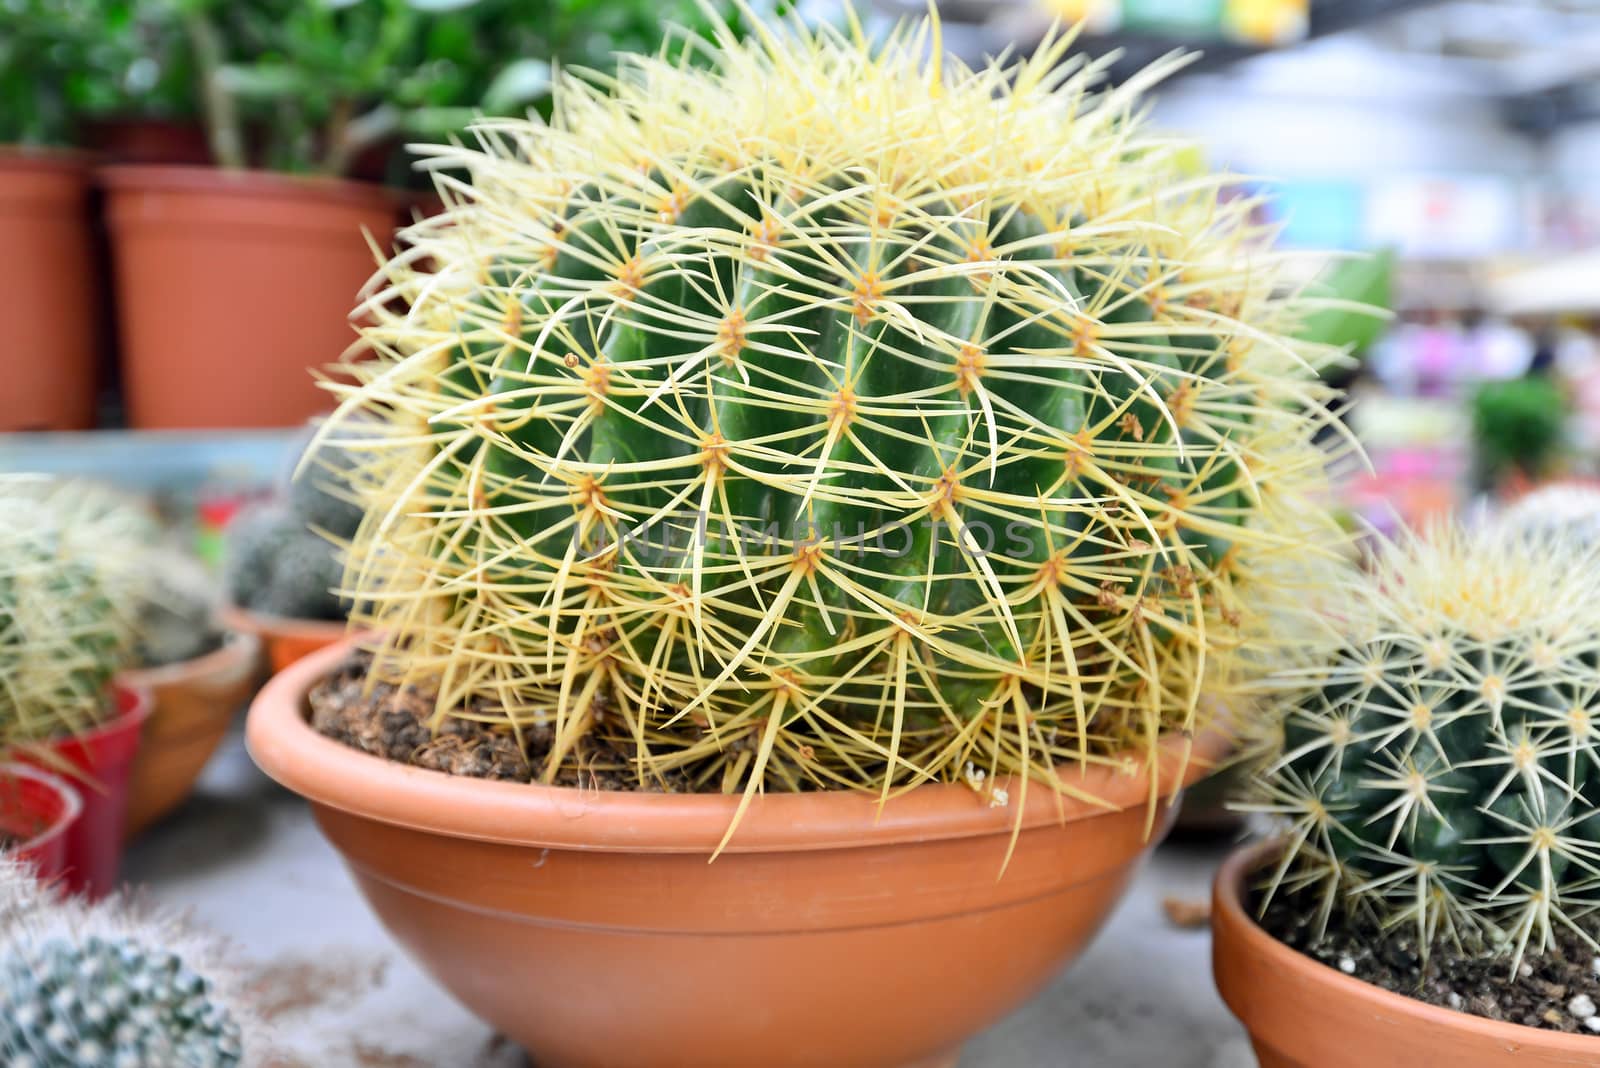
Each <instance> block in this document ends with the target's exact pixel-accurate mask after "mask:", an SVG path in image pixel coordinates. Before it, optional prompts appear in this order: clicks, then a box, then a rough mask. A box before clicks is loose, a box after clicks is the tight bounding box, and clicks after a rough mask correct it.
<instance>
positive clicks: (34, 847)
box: [0, 764, 83, 879]
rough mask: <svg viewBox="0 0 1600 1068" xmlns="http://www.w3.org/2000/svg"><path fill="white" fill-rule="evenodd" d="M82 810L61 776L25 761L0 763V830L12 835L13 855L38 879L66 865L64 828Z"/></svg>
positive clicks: (57, 872) (52, 876)
mask: <svg viewBox="0 0 1600 1068" xmlns="http://www.w3.org/2000/svg"><path fill="white" fill-rule="evenodd" d="M82 812H83V802H82V801H81V800H79V798H78V792H77V791H76V790H74V789H73V788H72V786H71V785H70V784H68V783H67V781H66V780H65V779H62V778H60V777H59V776H56V775H51V774H50V773H49V772H47V771H40V770H39V769H38V768H34V767H29V766H28V765H26V764H0V834H4V835H5V836H6V837H8V838H10V839H12V840H13V841H12V844H11V849H12V850H13V851H14V855H15V856H16V857H17V859H19V860H21V861H22V862H23V863H24V864H30V865H32V866H33V869H34V870H35V871H36V872H37V873H38V875H39V878H41V879H56V878H59V877H60V876H61V873H62V872H64V871H65V870H66V867H67V832H68V831H70V830H71V828H72V824H73V823H74V822H75V821H76V820H77V818H78V816H79V815H80V814H81V813H82Z"/></svg>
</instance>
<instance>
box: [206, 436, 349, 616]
mask: <svg viewBox="0 0 1600 1068" xmlns="http://www.w3.org/2000/svg"><path fill="white" fill-rule="evenodd" d="M351 433H352V434H358V433H359V431H357V430H352V431H351ZM307 440H309V431H308V432H307V434H306V435H305V436H304V437H303V438H302V440H301V443H300V445H299V447H298V448H296V450H295V456H296V459H297V460H298V459H299V458H300V457H301V456H302V455H303V453H304V448H305V442H306V441H307ZM360 461H361V454H360V453H358V452H355V451H354V450H352V449H345V448H335V447H324V448H321V449H318V450H317V453H316V455H315V456H314V457H308V458H307V462H306V463H305V464H304V469H303V470H300V471H299V472H298V473H297V474H294V475H293V476H292V477H289V478H287V479H286V480H285V482H284V485H283V486H282V488H281V492H279V493H278V494H277V495H276V496H275V497H274V498H273V499H272V500H269V501H263V502H260V503H258V504H255V505H252V506H251V507H249V508H247V509H246V510H244V511H243V512H241V513H240V514H239V515H238V516H237V517H235V519H234V520H233V522H232V523H231V524H230V525H229V528H228V532H227V550H226V554H225V559H224V581H225V584H226V586H227V591H228V597H229V599H230V600H231V601H232V603H233V604H235V605H237V606H239V607H240V608H244V609H248V610H250V611H253V612H261V613H264V614H266V615H269V616H279V617H282V618H285V619H304V620H328V621H335V620H343V619H344V618H345V615H346V605H345V604H343V603H342V602H341V601H340V598H339V597H338V595H337V594H336V593H335V592H334V591H335V590H336V589H337V588H338V586H339V583H340V579H341V575H342V573H343V567H342V564H341V563H340V559H339V555H338V552H339V550H338V546H339V544H340V543H342V542H345V541H348V540H349V539H350V538H351V537H353V536H354V535H355V533H356V528H357V527H358V526H359V525H360V523H361V511H360V509H359V508H358V507H357V506H356V505H355V504H354V503H352V501H351V500H350V490H349V487H348V485H347V483H348V480H349V478H350V476H351V473H352V471H353V469H354V468H355V467H356V465H357V464H358V463H359V462H360Z"/></svg>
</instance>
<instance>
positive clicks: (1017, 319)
mask: <svg viewBox="0 0 1600 1068" xmlns="http://www.w3.org/2000/svg"><path fill="white" fill-rule="evenodd" d="M1070 43H1071V41H1070V37H1059V38H1053V39H1052V40H1051V41H1049V42H1047V43H1046V44H1045V46H1044V47H1042V48H1041V49H1040V50H1039V51H1038V53H1037V55H1036V56H1035V57H1034V58H1033V59H1031V60H1029V61H1027V62H1025V63H1021V64H1019V65H1017V66H1016V67H1015V69H1005V68H1002V67H1001V66H999V65H991V66H988V67H985V68H984V69H981V70H976V71H973V70H968V69H965V68H962V67H960V66H959V65H957V64H956V63H955V62H954V61H953V60H950V59H947V58H944V57H943V56H942V54H941V48H940V42H939V31H938V26H937V23H936V22H924V23H921V24H920V25H918V26H915V27H912V28H904V29H902V30H901V31H898V32H896V33H895V34H893V35H892V36H890V37H889V39H888V40H887V41H885V42H883V43H882V44H881V46H878V47H873V46H869V45H868V44H867V43H866V42H865V40H864V39H863V38H862V35H861V34H860V32H859V27H857V28H856V30H855V33H854V35H850V34H843V33H837V32H834V31H832V30H828V29H822V30H807V29H805V28H803V27H800V26H799V25H798V24H795V25H790V24H787V23H786V24H783V25H762V26H759V27H758V28H757V30H756V32H755V34H754V35H753V36H752V37H751V38H750V39H748V40H744V41H741V40H738V39H736V38H735V36H734V35H733V34H732V33H731V32H723V33H722V34H720V35H719V38H718V42H717V44H716V46H715V48H714V49H713V50H712V51H711V52H710V53H709V54H708V55H706V56H703V57H702V58H703V59H704V60H705V63H704V67H703V69H702V68H701V67H697V66H694V65H690V64H683V63H675V62H673V61H671V60H668V59H644V58H634V59H631V60H630V61H629V62H627V63H626V64H625V65H624V70H623V72H622V74H621V76H620V77H619V78H618V79H616V80H614V81H607V82H604V83H602V84H598V85H596V84H589V83H585V82H583V81H581V80H579V79H578V78H576V77H570V76H569V77H566V78H565V79H564V80H563V81H562V82H561V83H560V85H559V86H558V91H557V94H556V99H555V102H554V112H553V117H552V118H551V120H550V121H549V122H548V123H545V122H542V121H539V120H537V119H533V120H528V121H510V120H486V121H485V122H483V123H482V124H480V126H479V127H478V128H477V130H476V134H475V136H476V138H477V147H475V148H459V147H450V148H446V147H441V148H438V149H436V150H434V162H435V163H436V164H437V165H438V166H439V167H440V168H442V169H443V170H442V173H441V177H440V178H439V187H440V190H441V192H442V194H443V195H444V196H445V197H446V199H447V200H448V201H449V202H450V206H449V209H448V210H447V211H446V213H445V214H444V215H442V216H440V217H439V218H437V219H432V220H424V221H422V222H420V223H418V224H416V225H415V226H413V227H412V228H411V229H410V230H409V231H408V232H407V235H406V238H405V240H406V243H407V244H408V246H409V247H407V248H406V249H405V250H404V251H403V252H402V253H401V254H400V255H399V256H398V257H397V258H396V259H395V260H393V261H392V262H391V263H390V264H389V265H388V266H387V268H385V274H386V278H387V281H388V284H387V285H386V286H381V287H379V290H378V291H377V292H376V293H375V295H374V296H373V298H372V299H371V300H370V301H369V302H368V303H367V305H366V306H365V308H364V309H363V310H364V311H365V312H366V313H367V314H370V315H371V316H372V318H373V319H374V320H375V321H374V325H372V326H371V327H370V329H369V330H368V331H367V337H368V339H369V341H370V342H371V343H372V345H373V347H374V348H376V349H377V350H378V352H377V356H376V358H374V359H371V360H365V361H361V362H359V363H356V364H354V365H352V367H351V371H352V373H353V374H355V375H356V376H358V378H359V381H358V383H357V384H355V385H353V386H340V385H337V384H332V383H330V388H333V389H335V390H336V391H340V392H341V393H342V400H341V405H340V410H339V414H338V415H337V416H336V417H335V418H334V419H333V420H332V422H331V423H330V424H329V425H328V427H327V428H325V430H324V431H323V440H324V441H327V442H331V443H334V444H340V443H343V442H346V441H348V440H349V436H348V435H347V434H346V433H345V430H344V428H345V427H347V426H350V425H352V424H355V425H360V426H362V427H364V428H365V427H367V426H368V425H369V424H376V425H377V426H378V427H380V428H381V436H380V438H379V439H378V440H377V441H376V442H373V441H372V440H370V438H369V439H367V440H366V441H365V447H366V450H367V452H368V454H369V456H370V457H371V459H370V460H369V461H368V462H367V463H365V464H364V465H362V466H361V468H360V469H359V470H358V471H357V473H356V476H355V479H354V483H355V492H356V496H357V498H358V499H359V500H360V501H361V503H362V505H363V507H364V509H365V511H366V520H365V522H364V525H363V527H362V530H361V532H360V533H359V534H358V536H357V537H356V539H355V542H354V545H353V547H352V549H351V553H350V560H349V563H348V567H347V571H346V579H345V590H346V593H347V595H351V596H354V597H356V599H357V600H358V602H360V604H361V607H360V608H359V609H358V611H357V613H356V617H357V618H358V619H359V620H360V622H361V623H362V624H364V625H368V626H372V627H376V628H378V630H380V631H381V632H382V633H383V634H384V635H385V637H384V639H383V641H382V644H381V647H380V648H379V649H378V650H377V654H376V659H375V663H374V668H373V671H374V672H375V673H377V674H378V675H380V676H384V677H390V678H393V679H397V680H405V681H410V682H414V683H417V684H419V685H424V686H427V687H431V688H432V689H434V690H435V691H436V692H437V709H438V715H439V716H440V717H443V716H448V715H451V714H453V713H455V712H458V711H461V710H462V709H463V708H464V707H465V703H466V702H468V701H474V702H476V703H475V704H474V710H473V712H472V714H473V715H474V716H489V717H491V718H497V719H499V720H500V721H502V722H504V723H506V724H507V725H509V726H511V727H513V728H515V729H518V730H521V729H523V728H526V727H530V726H533V725H538V726H539V727H540V728H541V729H542V731H543V732H544V733H545V734H546V735H547V736H549V737H550V738H551V739H552V741H551V742H550V745H549V748H548V751H547V752H545V753H543V754H542V755H541V760H542V770H541V774H542V776H543V777H544V778H545V779H546V780H547V781H548V780H553V779H555V778H556V777H557V776H558V775H560V774H561V773H562V771H564V770H570V769H572V768H574V767H579V766H585V762H586V761H588V760H590V759H592V758H593V754H592V753H589V752H587V749H586V747H587V745H588V742H589V741H590V740H592V739H595V738H604V739H606V740H607V741H608V742H610V743H611V749H612V750H613V751H615V750H618V749H620V750H621V751H623V752H627V753H631V754H634V755H633V757H632V758H630V759H629V761H628V762H627V770H628V771H630V772H631V773H632V774H634V775H635V776H636V778H637V780H638V781H639V782H641V783H643V784H650V783H652V782H658V781H659V780H660V777H661V776H663V774H664V773H666V772H669V771H670V772H673V773H674V774H688V775H689V776H690V778H691V780H692V781H693V782H694V783H695V784H696V785H697V786H699V787H701V788H710V789H713V790H715V789H722V790H727V791H738V790H743V791H744V792H745V796H746V798H748V797H749V796H750V795H751V793H752V792H754V791H756V790H759V789H762V788H773V789H801V788H808V787H831V786H871V787H877V788H880V789H882V790H884V791H888V790H890V789H891V788H892V787H894V786H896V785H904V786H910V785H915V784H916V783H919V782H923V781H928V780H930V779H943V780H947V781H959V780H960V779H961V778H962V777H963V774H964V772H965V771H966V769H968V768H969V767H972V768H974V769H975V770H982V771H984V772H985V773H986V775H987V776H988V777H989V778H988V781H990V782H993V781H994V776H995V775H996V774H997V773H1008V772H1018V771H1026V772H1029V773H1030V774H1029V775H1025V776H1023V778H1022V783H1023V790H1024V791H1025V790H1026V782H1027V781H1028V779H1029V778H1030V777H1031V778H1034V779H1036V780H1037V781H1043V782H1047V783H1050V784H1058V783H1059V780H1058V779H1057V778H1056V777H1055V776H1054V774H1053V772H1052V771H1051V768H1052V766H1053V765H1055V764H1057V763H1059V762H1063V761H1094V760H1098V759H1104V757H1103V754H1106V753H1110V752H1115V751H1122V750H1126V749H1128V748H1129V747H1131V748H1132V750H1133V753H1134V757H1133V760H1134V761H1135V762H1138V761H1139V760H1141V759H1142V758H1143V756H1144V755H1145V754H1148V753H1149V752H1151V751H1152V749H1153V747H1154V745H1155V743H1156V741H1157V739H1158V737H1159V736H1161V735H1162V734H1163V732H1167V731H1193V730H1198V729H1200V728H1201V727H1203V726H1204V724H1205V723H1206V722H1207V719H1208V716H1209V714H1210V709H1209V705H1208V702H1206V701H1204V700H1202V693H1203V691H1207V690H1213V689H1214V690H1216V691H1217V692H1226V691H1227V688H1228V687H1229V686H1230V685H1231V684H1232V680H1233V677H1234V675H1235V674H1236V673H1237V671H1238V670H1239V669H1240V666H1241V665H1243V664H1246V663H1247V662H1249V660H1248V658H1247V657H1241V656H1239V655H1237V654H1238V653H1239V651H1240V649H1241V646H1242V645H1247V644H1249V643H1250V642H1252V641H1257V640H1269V639H1263V638H1262V635H1263V633H1264V632H1265V630H1266V628H1264V627H1262V626H1260V625H1259V623H1260V618H1261V611H1262V607H1263V606H1264V605H1265V604H1266V603H1268V601H1270V600H1271V599H1272V598H1271V594H1272V592H1273V590H1274V586H1273V582H1272V580H1271V579H1270V577H1269V576H1270V575H1271V574H1272V573H1273V571H1272V567H1271V566H1270V565H1271V561H1272V560H1274V559H1283V558H1300V557H1303V556H1305V555H1306V553H1307V552H1308V548H1307V546H1308V544H1311V543H1317V542H1319V541H1321V540H1322V539H1324V538H1330V539H1331V538H1336V537H1337V536H1338V535H1337V531H1336V530H1334V529H1333V525H1332V524H1331V523H1329V522H1325V521H1320V520H1319V517H1321V514H1322V513H1321V510H1320V508H1319V507H1318V506H1316V505H1315V504H1313V503H1308V502H1309V501H1311V500H1312V498H1311V497H1310V496H1309V494H1310V493H1311V492H1313V491H1314V490H1315V488H1316V485H1317V483H1318V480H1319V478H1320V475H1321V472H1322V469H1323V466H1324V461H1325V459H1326V457H1325V456H1324V455H1323V454H1321V453H1319V452H1318V451H1317V450H1316V449H1315V448H1314V447H1313V446H1312V445H1311V441H1312V438H1313V436H1314V435H1315V433H1316V431H1317V429H1318V428H1319V427H1321V426H1323V425H1325V424H1326V423H1327V421H1328V420H1327V414H1326V411H1325V409H1324V406H1323V400H1324V395H1323V391H1322V390H1321V387H1320V386H1319V384H1318V383H1317V382H1316V381H1315V377H1314V374H1313V372H1312V368H1311V365H1313V364H1316V363H1318V362H1321V361H1324V360H1325V359H1327V358H1329V357H1331V356H1332V355H1333V354H1334V353H1333V350H1332V349H1331V347H1329V346H1320V345H1317V344H1315V343H1310V342H1305V341H1301V340H1298V339H1295V338H1293V337H1292V336H1291V335H1292V334H1293V331H1294V329H1295V327H1296V326H1297V325H1298V324H1299V323H1300V322H1301V320H1302V319H1303V317H1304V315H1305V314H1306V313H1307V311H1308V309H1309V308H1310V307H1311V305H1312V302H1309V301H1307V300H1304V299H1299V298H1298V297H1297V296H1296V295H1295V294H1293V293H1285V292H1283V291H1282V288H1281V287H1280V286H1279V283H1280V281H1281V280H1282V276H1281V274H1280V273H1279V271H1278V269H1277V262H1276V261H1275V259H1274V255H1273V254H1272V253H1270V252H1269V251H1266V250H1263V249H1261V248H1260V247H1259V246H1260V245H1261V244H1262V241H1261V239H1262V237H1263V235H1262V234H1261V233H1259V232H1258V231H1256V230H1255V229H1254V228H1253V227H1252V225H1251V223H1250V221H1249V210H1250V205H1248V204H1246V203H1243V202H1241V201H1237V200H1227V199H1225V198H1222V197H1220V196H1219V188H1220V186H1221V184H1222V181H1223V180H1222V179H1221V178H1220V177H1216V176H1206V175H1201V176H1198V177H1196V176H1193V175H1188V174H1185V173H1184V169H1183V156H1184V153H1183V146H1181V145H1177V144H1174V143H1172V142H1170V141H1167V140H1164V139H1161V138H1158V137H1155V136H1153V135H1151V134H1148V133H1147V132H1146V131H1145V130H1144V128H1143V126H1142V124H1141V122H1140V121H1139V114H1138V111H1137V108H1138V99H1139V93H1140V90H1141V89H1142V88H1143V87H1144V86H1146V85H1148V84H1150V83H1151V82H1153V81H1154V80H1156V79H1158V78H1159V77H1161V75H1162V74H1163V73H1164V72H1165V71H1166V70H1169V69H1171V66H1172V64H1171V63H1167V64H1164V65H1162V66H1158V67H1157V68H1154V69H1152V70H1151V71H1149V72H1147V73H1146V74H1145V75H1144V76H1141V77H1139V78H1135V79H1133V80H1131V81H1130V82H1128V83H1126V84H1124V85H1123V86H1121V87H1119V88H1117V89H1113V90H1108V91H1105V92H1097V91H1096V85H1097V81H1098V78H1099V74H1100V70H1101V68H1100V67H1099V66H1098V65H1089V66H1084V65H1083V64H1082V63H1080V62H1078V61H1076V60H1070V59H1067V51H1068V47H1069V45H1070ZM458 170H459V171H464V172H465V173H466V174H467V175H468V180H467V181H462V180H460V179H458V178H455V177H450V176H449V175H451V174H453V173H454V172H456V171H458ZM399 309H403V310H399ZM1296 521H1306V522H1308V523H1309V527H1307V526H1305V525H1296ZM1010 796H1011V797H1012V798H1013V799H1016V798H1017V797H1018V795H1017V791H1016V789H1015V788H1013V789H1012V790H1011V791H1010Z"/></svg>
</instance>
